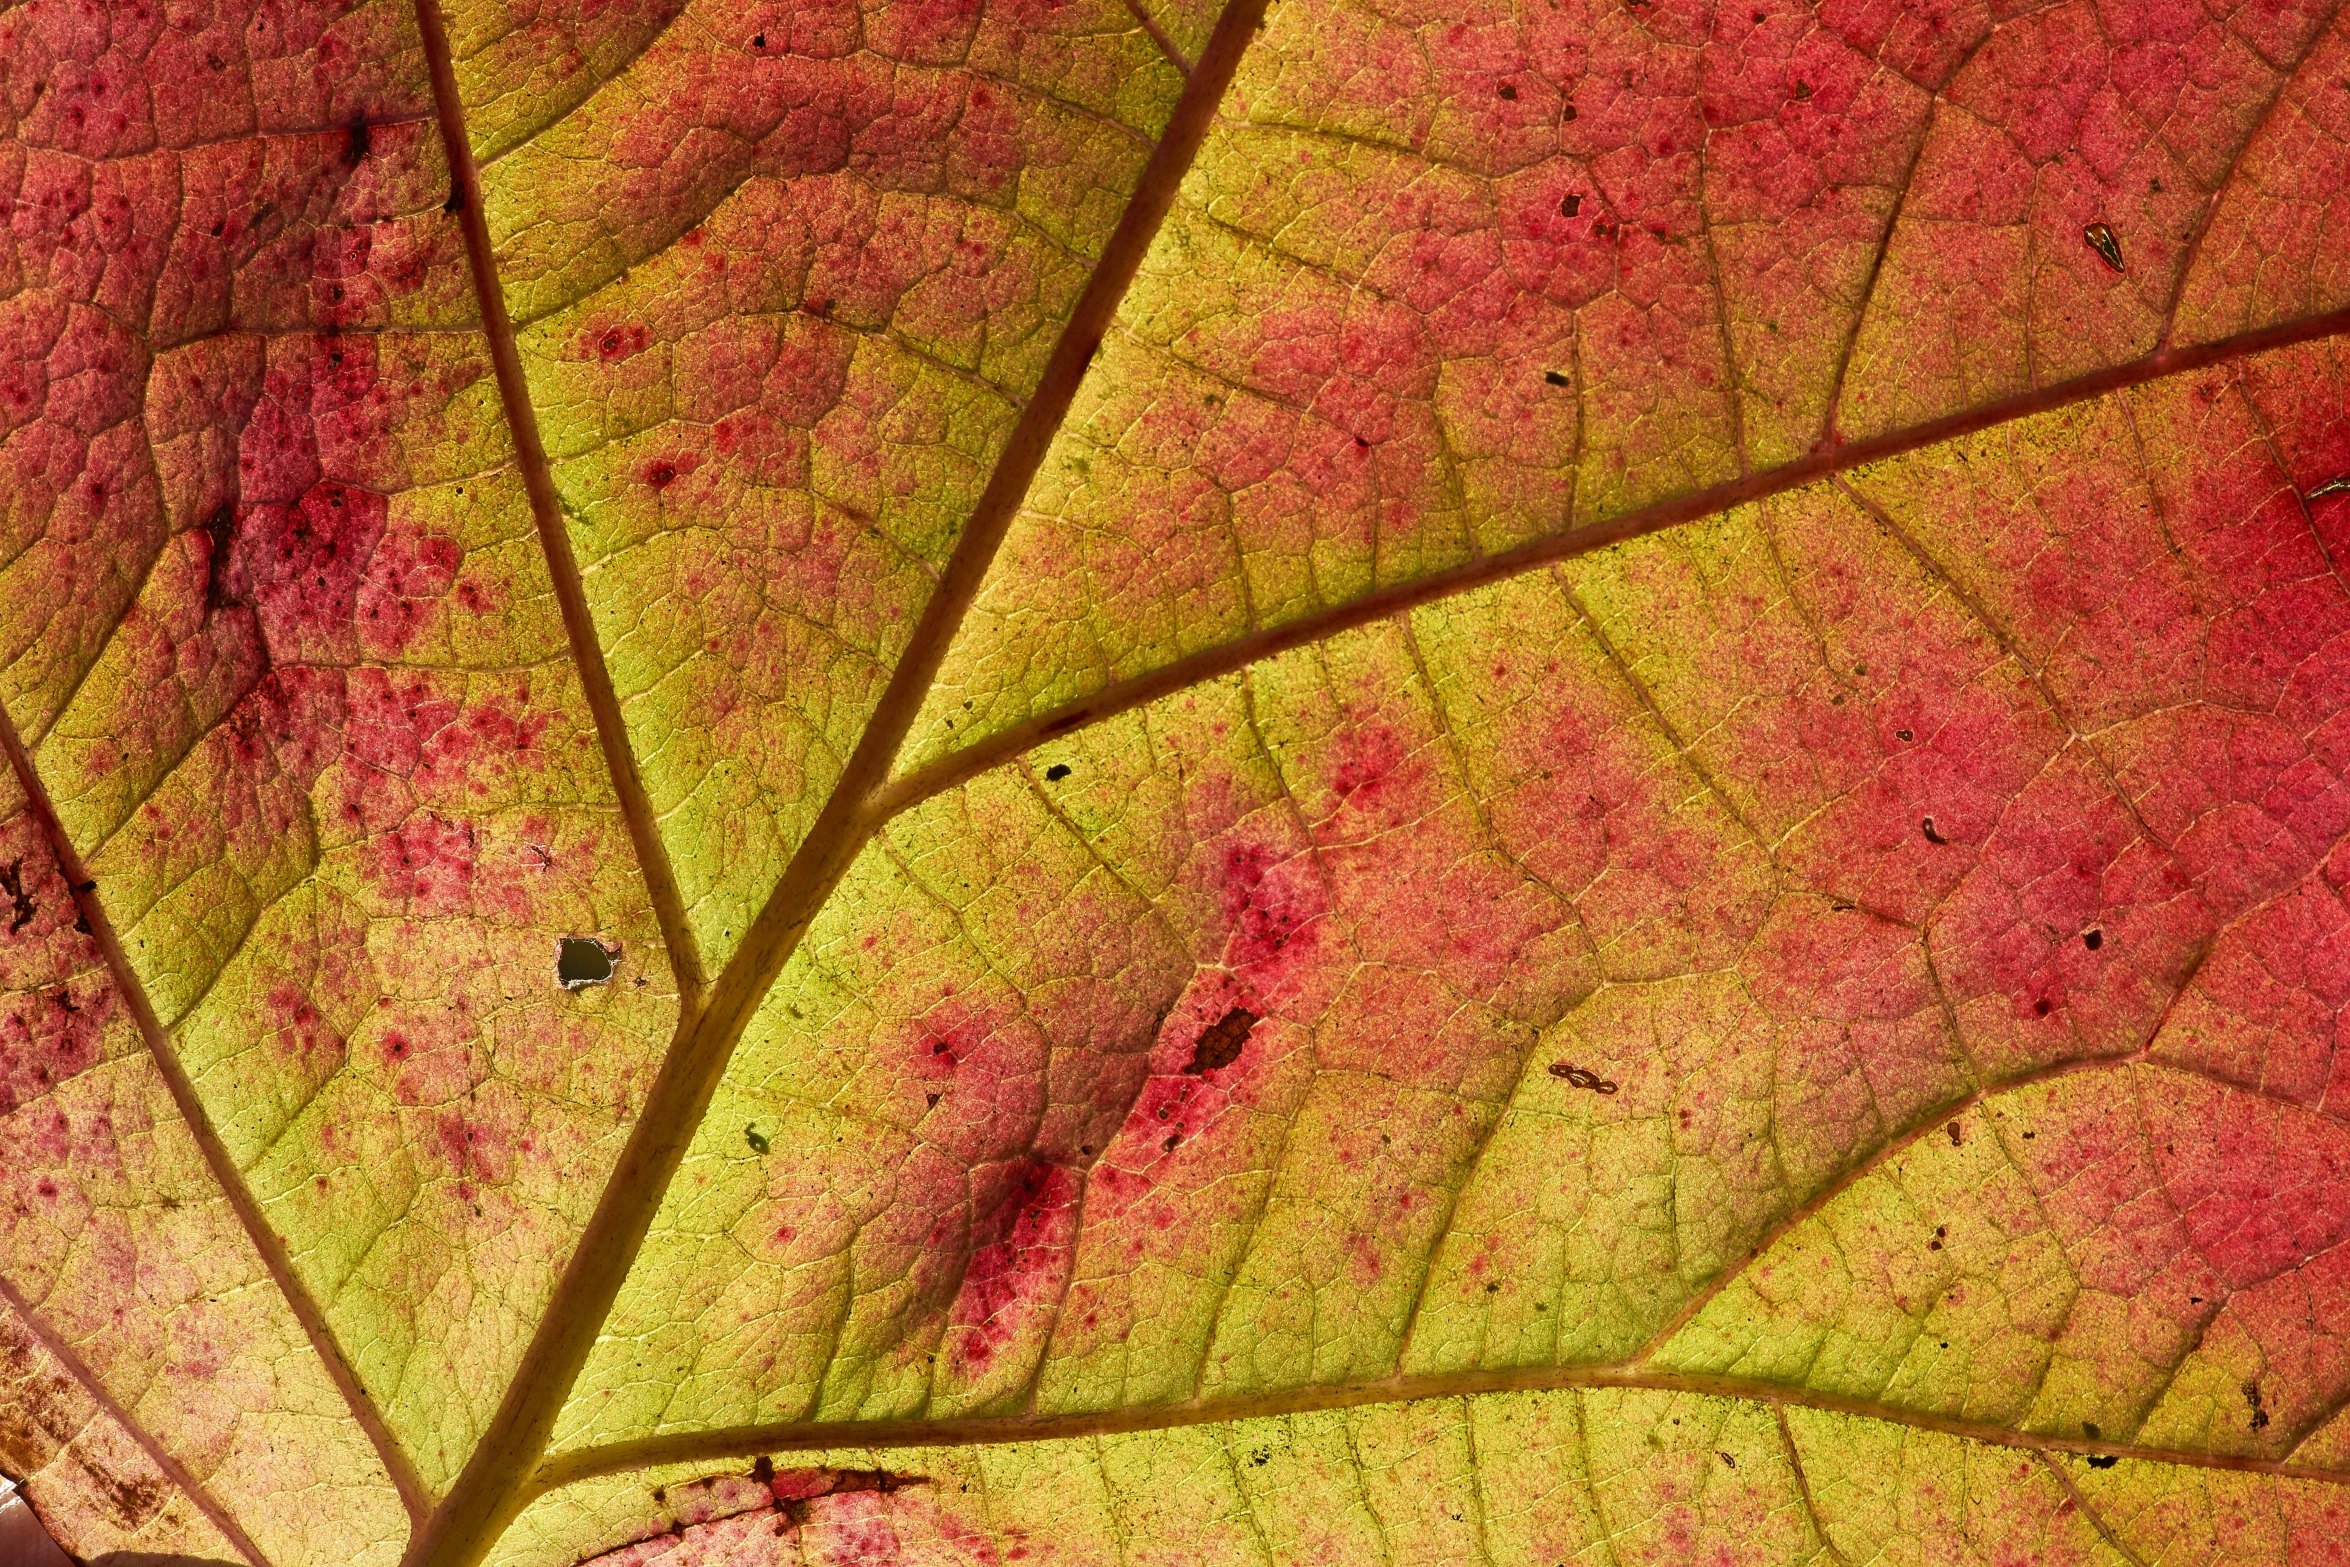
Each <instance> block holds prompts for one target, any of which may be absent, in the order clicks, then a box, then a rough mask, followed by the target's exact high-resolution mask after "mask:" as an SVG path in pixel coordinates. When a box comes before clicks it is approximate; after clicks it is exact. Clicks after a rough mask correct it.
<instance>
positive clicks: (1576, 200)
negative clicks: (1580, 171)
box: [1559, 191, 1583, 218]
mask: <svg viewBox="0 0 2350 1567" xmlns="http://www.w3.org/2000/svg"><path fill="white" fill-rule="evenodd" d="M1582 210H1583V193H1582V192H1581V191H1577V192H1576V193H1575V194H1573V195H1572V196H1569V197H1568V198H1567V199H1566V200H1564V201H1562V202H1560V203H1559V216H1560V217H1562V218H1571V217H1575V216H1576V215H1578V214H1579V213H1581V212H1582Z"/></svg>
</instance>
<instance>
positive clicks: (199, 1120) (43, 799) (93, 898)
mask: <svg viewBox="0 0 2350 1567" xmlns="http://www.w3.org/2000/svg"><path fill="white" fill-rule="evenodd" d="M0 751H5V752H6V753H7V758H8V766H9V768H10V769H11V770H12V771H13V772H14V773H15V774H16V781H17V784H18V786H19V787H20V788H22V789H23V790H24V794H25V802H26V807H27V809H29V810H30V811H31V812H32V814H33V819H34V820H35V821H36V822H38V823H39V824H40V828H41V835H42V837H43V838H44V839H46V840H47V842H48V844H49V851H50V853H52V854H53V855H55V856H56V858H57V868H58V870H59V871H60V872H61V873H63V875H64V877H65V880H66V884H67V885H68V886H70V887H72V888H73V889H74V894H73V898H74V903H75V906H76V907H77V909H78V910H79V912H80V914H81V916H82V920H83V923H84V924H86V925H88V926H89V930H90V940H91V943H92V944H93V945H95V946H96V947H97V949H98V953H99V956H100V957H101V958H103V959H104V961H105V964H106V973H107V977H108V978H109V979H111V980H112V981H113V983H114V988H115V992H116V994H118V995H120V996H121V997H122V1001H123V1007H124V1009H125V1010H126V1011H127V1012H129V1014H130V1016H131V1021H132V1022H133V1023H134V1024H136V1025H137V1027H138V1030H139V1038H140V1039H141V1041H143V1042H144V1043H145V1045H146V1047H147V1054H148V1056H149V1058H150V1059H151V1060H153V1061H154V1063H155V1071H156V1075H157V1076H158V1077H160V1078H161V1079H162V1080H163V1086H164V1090H165V1091H166V1092H167V1093H169V1094H170V1095H171V1102H172V1104H173V1106H174V1107H175V1108H177V1109H178V1111H179V1113H180V1119H181V1120H182V1121H183V1122H185V1123H186V1125H187V1129H188V1135H189V1136H190V1137H191V1138H193V1139H194V1140H195V1144H196V1150H197V1152H199V1153H201V1154H202V1155H203V1156H204V1164H205V1167H206V1168H207V1169H209V1170H210V1171H211V1172H212V1179H213V1181H214V1182H215V1183H216V1184H218V1186H219V1187H220V1190H221V1193H222V1195H223V1196H225V1197H226V1198H227V1199H228V1205H229V1208H230V1209H231V1211H233V1212H234V1213H235V1214H236V1216H237V1223H238V1225H239V1226H240V1227H242V1228H243V1230H244V1232H245V1235H246V1238H247V1239H249V1240H251V1241H252V1243H253V1249H254V1250H255V1251H257V1252H259V1253H260V1255H261V1264H262V1266H263V1267H264V1268H266V1269H267V1270H268V1272H269V1277H270V1279H271V1281H272V1282H273V1283H275V1284H276V1285H277V1288H278V1293H279V1294H281V1295H283V1296H284V1297H285V1300H286V1304H287V1305H288V1306H290V1307H291V1308H292V1309H293V1313H294V1320H295V1321H297V1322H299V1323H300V1324H301V1325H302V1332H303V1334H304V1335H305V1336H306V1337H307V1338H308V1339H309V1340H310V1346H311V1348H312V1349H313V1350H315V1351H316V1352H317V1354H318V1358H319V1361H320V1363H321V1364H322V1365H324V1366H325V1368H326V1374H327V1376H328V1378H329V1379H330V1380H331V1381H332V1382H333V1383H334V1385H335V1390H336V1391H337V1392H338V1393H340V1394H341V1395H342V1398H343V1402H344V1404H345V1405H346V1406H348V1408H349V1409H350V1411H351V1416H352V1418H353V1419H354V1420H356V1421H357V1422H358V1423H359V1428H360V1429H361V1430H362V1431H365V1432H366V1433H367V1440H368V1442H369V1443H370V1444H371V1445H372V1446H373V1447H374V1448H375V1452H376V1457H377V1458H378V1459H379V1460H381V1461H382V1463H383V1466H384V1471H385V1473H386V1474H388V1475H389V1476H390V1477H391V1481H392V1486H393V1488H394V1489H395V1490H397V1491H398V1492H399V1493H400V1501H401V1504H402V1505H403V1506H405V1507H406V1508H407V1510H408V1516H409V1517H410V1519H412V1520H421V1519H422V1518H423V1517H424V1514H425V1508H426V1505H427V1502H426V1490H425V1485H424V1479H423V1477H422V1476H421V1475H419V1474H418V1473H417V1470H416V1465H415V1464H414V1463H413V1462H411V1461H410V1459H409V1457H408V1452H407V1449H405V1448H403V1447H402V1446H401V1445H400V1443H399V1441H398V1439H397V1438H395V1437H394V1436H393V1435H392V1432H391V1428H390V1426H388V1425H387V1424H385V1422H384V1418H383V1413H382V1411H381V1410H379V1409H377V1408H376V1407H375V1401H374V1400H373V1399H371V1398H369V1397H368V1396H367V1390H366V1389H365V1388H363V1387H361V1386H360V1385H359V1377H358V1374H357V1373H356V1372H354V1371H353V1370H352V1369H351V1363H350V1361H349V1360H347V1359H346V1358H344V1355H343V1350H342V1346H341V1344H339V1343H338V1342H337V1341H336V1339H335V1333H334V1328H333V1327H332V1326H331V1325H330V1324H329V1323H328V1322H327V1320H326V1312H325V1310H324V1309H323V1308H322V1307H320V1305H319V1304H318V1301H317V1299H316V1297H314V1296H313V1295H312V1294H311V1293H310V1291H309V1289H308V1288H307V1287H305V1286H304V1284H303V1283H302V1279H301V1276H300V1275H299V1274H297V1273H296V1272H295V1271H294V1259H293V1256H292V1254H291V1253H290V1252H288V1251H287V1250H286V1243H285V1241H284V1240H283V1239H281V1238H280V1237H279V1235H278V1233H277V1231H276V1230H275V1229H273V1228H272V1227H271V1226H270V1223H269V1220H268V1218H267V1216H266V1215H264V1214H263V1213H262V1211H261V1204H260V1202H259V1201H258V1200H257V1199H256V1198H255V1197H254V1195H253V1193H252V1190H251V1189H250V1188H249V1187H247V1186H246V1184H245V1177H244V1172H243V1171H241V1170H239V1169H238V1168H237V1162H236V1159H235V1158H234V1157H233V1156H232V1155H231V1154H230V1153H229V1150H228V1144H227V1143H226V1142H224V1141H222V1140H221V1136H220V1129H219V1128H218V1127H216V1126H214V1125H213V1124H212V1116H211V1114H210V1112H208V1111H207V1110H206V1109H205V1108H204V1101H203V1099H202V1097H201V1096H199V1095H198V1094H197V1092H196V1083H195V1079H193V1078H191V1077H190V1076H189V1075H188V1069H187V1067H186V1065H185V1064H184V1063H182V1062H181V1060H180V1058H179V1052H178V1051H177V1050H175V1049H174V1048H173V1047H172V1043H171V1036H170V1034H168V1033H167V1032H165V1030H164V1027H163V1020H162V1019H161V1018H160V1017H158V1016H157V1015H156V1012H155V1003H154V1001H153V1000H152V999H151V998H149V996H148V995H147V990H146V987H145V986H144V985H142V984H140V983H139V977H138V975H137V974H136V973H135V972H134V971H133V970H132V968H131V965H130V959H129V958H128V957H127V956H126V955H125V954H124V952H123V948H122V938H121V936H120V935H119V934H117V933H116V931H115V929H114V924H113V921H111V920H109V919H108V918H107V916H106V910H105V907H104V906H103V905H102V904H101V903H100V902H99V901H98V893H97V885H98V884H97V882H96V880H95V879H93V878H92V877H91V875H90V870H89V866H88V865H87V864H85V863H84V862H83V860H82V857H81V855H80V854H79V853H78V852H76V851H75V849H74V846H73V842H72V840H71V839H69V838H68V837H67V836H66V832H65V824H64V823H62V822H60V821H59V820H58V819H57V810H56V807H55V806H54V805H53V804H52V803H51V802H50V799H49V793H48V790H47V789H46V788H45V787H44V786H43V784H42V782H41V778H40V775H39V774H38V773H37V772H35V771H34V770H33V759H32V756H31V754H30V753H29V752H27V751H26V750H25V748H24V742H23V741H22V740H21V739H20V738H19V737H18V735H17V732H16V721H15V720H14V719H13V718H11V717H9V715H8V711H7V709H6V708H5V707H0ZM28 1320H29V1318H28ZM68 1363H69V1364H72V1365H77V1366H78V1365H79V1362H78V1361H71V1360H69V1362H68ZM76 1374H77V1375H80V1373H79V1372H77V1373H76ZM83 1381H84V1382H85V1383H86V1384H87V1385H88V1386H89V1387H90V1388H91V1389H92V1391H94V1392H98V1393H99V1394H100V1396H101V1397H102V1398H103V1397H104V1394H103V1390H102V1389H99V1388H98V1385H97V1383H96V1382H94V1381H92V1380H91V1379H89V1378H88V1377H86V1376H84V1377H83ZM133 1429H134V1430H135V1429H136V1428H135V1427H134V1428H133ZM166 1472H167V1473H172V1474H173V1475H174V1478H175V1479H176V1478H177V1472H176V1470H170V1469H167V1470H166ZM189 1494H190V1495H191V1496H193V1495H195V1494H196V1493H195V1492H193V1491H191V1492H190V1493H189ZM215 1521H216V1522H217V1521H218V1520H215ZM223 1532H224V1533H226V1532H228V1531H227V1530H226V1529H224V1531H223ZM229 1537H230V1538H231V1539H235V1540H242V1538H243V1537H242V1536H241V1535H239V1534H234V1533H231V1534H230V1536H229ZM239 1549H247V1546H246V1545H240V1546H239ZM254 1559H255V1560H256V1561H259V1560H260V1558H259V1557H258V1556H257V1555H256V1556H255V1558H254Z"/></svg>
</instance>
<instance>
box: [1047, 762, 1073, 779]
mask: <svg viewBox="0 0 2350 1567" xmlns="http://www.w3.org/2000/svg"><path fill="white" fill-rule="evenodd" d="M1070 771H1071V769H1070V766H1069V764H1068V763H1067V762H1055V763H1053V765H1052V766H1050V767H1048V768H1046V769H1045V770H1044V781H1045V782H1046V783H1059V782H1060V781H1061V780H1062V779H1064V778H1066V777H1068V776H1069V773H1070Z"/></svg>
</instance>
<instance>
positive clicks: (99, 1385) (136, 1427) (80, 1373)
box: [0, 1279, 269, 1567]
mask: <svg viewBox="0 0 2350 1567" xmlns="http://www.w3.org/2000/svg"><path fill="white" fill-rule="evenodd" d="M0 1302H5V1303H6V1305H7V1306H8V1309H9V1310H11V1311H13V1312H15V1313H16V1315H17V1320H19V1321H20V1322H22V1323H23V1324H24V1326H25V1331H26V1332H28V1333H30V1334H31V1335H32V1336H33V1337H34V1339H35V1340H37V1341H38V1342H39V1343H40V1346H41V1347H42V1348H43V1349H45V1350H47V1351H48V1352H49V1353H50V1354H51V1355H52V1356H54V1357H55V1358H56V1360H57V1362H58V1364H60V1365H62V1366H64V1367H65V1370H66V1374H67V1375H68V1376H70V1377H72V1378H73V1379H74V1381H75V1382H77V1383H79V1384H80V1385H81V1386H82V1388H83V1390H84V1391H86V1392H87V1393H88V1394H89V1395H90V1397H91V1399H92V1400H93V1401H95V1402H96V1404H97V1405H98V1407H99V1408H100V1409H101V1410H104V1411H105V1412H106V1414H107V1415H108V1416H109V1417H110V1418H111V1419H112V1420H113V1421H114V1422H115V1424H117V1425H119V1426H121V1427H122V1429H123V1430H124V1431H126V1432H127V1433H129V1435H130V1439H131V1440H132V1441H134V1442H136V1443H138V1444H139V1451H141V1452H143V1453H145V1454H146V1455H147V1457H148V1458H149V1459H150V1460H152V1461H153V1463H154V1465H155V1467H156V1468H158V1469H160V1470H162V1471H163V1473H164V1475H165V1477H166V1478H168V1479H169V1480H170V1481H171V1483H172V1484H174V1485H176V1486H178V1487H179V1488H180V1490H181V1492H182V1493H184V1494H185V1495H186V1496H187V1498H188V1500H189V1501H190V1502H192V1503H194V1504H195V1507H196V1510H197V1511H198V1512H200V1513H202V1514H203V1515H204V1518H205V1521H206V1522H208V1523H210V1524H211V1525H212V1527H213V1528H215V1529H218V1530H219V1531H220V1533H221V1537H222V1538H223V1539H225V1540H227V1541H228V1543H229V1544H230V1545H232V1546H234V1547H236V1549H237V1550H238V1551H239V1552H240V1553H241V1554H242V1555H243V1556H244V1558H245V1560H247V1561H248V1562H251V1563H252V1564H253V1567H269V1558H268V1557H267V1556H264V1555H263V1554H262V1552H261V1547H260V1546H258V1545H256V1544H254V1543H253V1539H252V1536H250V1535H248V1534H246V1533H245V1531H244V1530H243V1529H241V1528H239V1527H238V1526H237V1520H236V1519H235V1517H233V1516H232V1515H231V1514H230V1512H229V1510H228V1509H227V1508H225V1507H223V1506H221V1505H220V1499H219V1498H218V1497H216V1496H214V1495H213V1494H212V1493H211V1492H209V1491H207V1490H205V1489H204V1487H203V1485H202V1484H201V1483H200V1482H199V1481H198V1480H197V1479H196V1477H195V1476H194V1475H193V1474H190V1473H189V1472H188V1470H187V1469H186V1467H185V1466H183V1465H182V1464H181V1463H180V1461H179V1460H178V1459H176V1458H174V1457H172V1456H171V1454H170V1453H168V1452H166V1451H164V1448H163V1444H162V1443H161V1442H158V1441H157V1440H156V1439H155V1435H154V1433H153V1432H151V1431H149V1430H148V1429H147V1428H146V1427H145V1426H143V1425H141V1424H140V1423H139V1422H138V1421H137V1420H135V1419H133V1418H132V1417H131V1412H130V1411H129V1410H127V1409H125V1408H123V1407H122V1405H121V1404H120V1403H119V1402H117V1401H116V1399H115V1397H114V1395H113V1394H111V1393H109V1392H107V1391H106V1384H105V1383H103V1382H101V1381H99V1380H98V1376H97V1373H96V1372H94V1371H92V1370H91V1369H90V1367H89V1364H88V1362H86V1361H84V1360H83V1359H82V1357H81V1356H80V1355H79V1354H77V1353H75V1351H74V1347H73V1346H72V1345H71V1344H68V1343H66V1342H65V1341H64V1340H63V1339H61V1338H59V1337H58V1336H57V1335H56V1334H54V1333H52V1332H50V1331H49V1329H48V1327H47V1325H46V1324H44V1323H43V1322H42V1321H41V1318H40V1316H39V1314H38V1313H36V1312H35V1311H34V1310H33V1308H32V1304H31V1303H30V1302H29V1301H27V1300H26V1299H25V1298H24V1297H23V1296H22V1295H20V1294H18V1293H17V1291H16V1288H15V1286H13V1285H11V1284H10V1283H9V1282H8V1281H7V1280H6V1279H0Z"/></svg>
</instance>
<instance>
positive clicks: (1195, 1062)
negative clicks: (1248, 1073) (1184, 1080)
mask: <svg viewBox="0 0 2350 1567" xmlns="http://www.w3.org/2000/svg"><path fill="white" fill-rule="evenodd" d="M1259 1021H1260V1019H1259V1018H1258V1017H1257V1014H1255V1013H1254V1012H1251V1011H1250V1010H1248V1008H1246V1007H1234V1008H1233V1009H1232V1010H1231V1011H1229V1012H1227V1013H1225V1014H1224V1015H1223V1016H1222V1017H1220V1018H1218V1019H1216V1021H1215V1022H1213V1023H1210V1024H1209V1025H1208V1026H1207V1027H1206V1028H1203V1029H1201V1030H1200V1035H1199V1038H1198V1039H1196V1040H1194V1041H1193V1042H1192V1046H1191V1064H1190V1065H1188V1066H1186V1067H1185V1068H1184V1069H1183V1072H1184V1075H1185V1076H1187V1077H1198V1076H1200V1075H1202V1074H1203V1073H1207V1072H1214V1071H1218V1070H1220V1069H1222V1068H1224V1067H1228V1066H1230V1065H1231V1064H1232V1063H1233V1062H1235V1061H1237V1060H1239V1059H1240V1050H1241V1047H1242V1046H1243V1045H1245V1044H1247V1043H1248V1035H1249V1030H1250V1029H1252V1028H1255V1027H1256V1026H1257V1024H1258V1022H1259Z"/></svg>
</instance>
